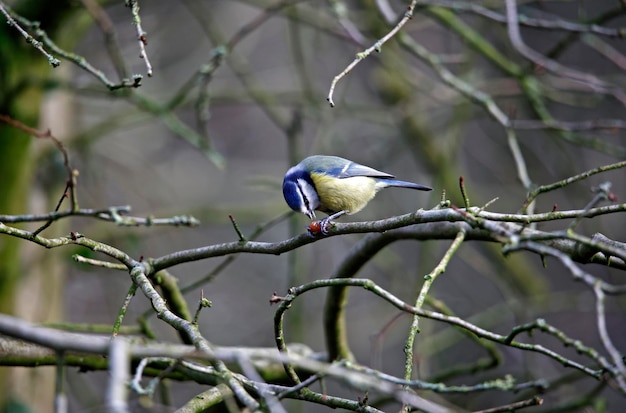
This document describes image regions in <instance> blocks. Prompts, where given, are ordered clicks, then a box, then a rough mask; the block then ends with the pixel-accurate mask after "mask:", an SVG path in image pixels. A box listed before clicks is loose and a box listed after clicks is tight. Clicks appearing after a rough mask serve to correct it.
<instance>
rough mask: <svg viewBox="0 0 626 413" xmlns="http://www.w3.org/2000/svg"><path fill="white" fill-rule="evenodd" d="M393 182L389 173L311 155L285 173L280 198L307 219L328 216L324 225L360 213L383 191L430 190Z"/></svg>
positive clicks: (328, 157)
mask: <svg viewBox="0 0 626 413" xmlns="http://www.w3.org/2000/svg"><path fill="white" fill-rule="evenodd" d="M394 178H395V177H394V176H393V175H390V174H388V173H385V172H381V171H377V170H376V169H373V168H370V167H368V166H364V165H359V164H358V163H356V162H352V161H350V160H348V159H344V158H340V157H338V156H325V155H314V156H309V157H308V158H306V159H304V160H303V161H302V162H300V163H299V164H297V165H296V166H294V167H292V168H291V169H289V170H288V171H287V173H286V174H285V179H284V180H283V195H284V197H285V201H287V204H288V205H289V207H290V208H291V209H293V210H294V211H296V212H301V213H303V214H304V215H306V216H308V217H309V218H310V219H315V211H316V210H317V211H322V212H325V213H327V214H329V216H328V217H326V218H325V219H323V220H322V222H323V223H324V224H327V223H328V222H329V221H330V220H331V219H335V218H337V217H340V216H342V215H344V214H348V215H349V214H354V213H357V212H359V211H360V210H362V209H363V208H364V207H365V205H367V203H368V202H369V201H371V200H372V199H373V198H374V196H375V195H376V193H377V192H378V191H380V190H381V189H383V188H387V187H391V186H395V187H400V188H411V189H417V190H420V191H430V190H431V189H432V188H430V187H428V186H425V185H420V184H415V183H413V182H405V181H398V180H396V179H394ZM322 228H325V226H322ZM323 232H326V231H323Z"/></svg>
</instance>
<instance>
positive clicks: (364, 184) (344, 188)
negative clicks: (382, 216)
mask: <svg viewBox="0 0 626 413" xmlns="http://www.w3.org/2000/svg"><path fill="white" fill-rule="evenodd" d="M311 178H312V179H313V182H314V183H315V189H316V190H317V194H318V196H319V198H320V206H319V208H318V209H319V210H320V211H323V212H327V213H331V214H332V213H335V212H339V211H347V213H348V214H354V213H356V212H359V211H360V210H361V209H363V207H365V205H367V203H368V202H369V201H371V200H372V198H374V196H375V195H376V192H377V191H378V189H379V188H377V187H376V181H375V180H374V179H372V178H369V177H367V176H355V177H352V178H343V179H339V178H333V177H330V176H328V175H323V174H315V173H313V174H311Z"/></svg>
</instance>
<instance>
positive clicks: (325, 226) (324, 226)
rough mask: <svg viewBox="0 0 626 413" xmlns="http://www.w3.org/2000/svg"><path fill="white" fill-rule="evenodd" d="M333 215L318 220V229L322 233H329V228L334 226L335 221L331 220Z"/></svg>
mask: <svg viewBox="0 0 626 413" xmlns="http://www.w3.org/2000/svg"><path fill="white" fill-rule="evenodd" d="M332 217H333V216H332V215H331V216H329V217H326V218H324V219H323V220H321V221H320V231H322V234H324V235H328V234H330V230H331V229H332V228H333V227H334V226H335V223H334V222H333V221H331V218H332Z"/></svg>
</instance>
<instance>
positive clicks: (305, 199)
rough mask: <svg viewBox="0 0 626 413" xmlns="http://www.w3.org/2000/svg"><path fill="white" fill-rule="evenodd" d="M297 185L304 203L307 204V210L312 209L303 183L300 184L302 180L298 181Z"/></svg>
mask: <svg viewBox="0 0 626 413" xmlns="http://www.w3.org/2000/svg"><path fill="white" fill-rule="evenodd" d="M296 186H297V187H298V192H299V193H300V196H301V197H302V200H303V201H304V205H305V206H306V210H307V211H310V210H311V205H310V202H309V198H307V196H306V194H305V193H304V190H303V189H302V185H301V184H300V180H297V181H296Z"/></svg>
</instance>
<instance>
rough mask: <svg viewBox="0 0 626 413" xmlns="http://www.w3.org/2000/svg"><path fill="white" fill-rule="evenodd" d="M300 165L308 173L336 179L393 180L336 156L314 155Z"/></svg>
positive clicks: (390, 176) (385, 174)
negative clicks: (357, 177) (367, 177)
mask: <svg viewBox="0 0 626 413" xmlns="http://www.w3.org/2000/svg"><path fill="white" fill-rule="evenodd" d="M302 163H303V164H304V167H305V168H306V169H307V170H309V171H310V172H314V173H320V174H326V175H331V176H334V177H337V178H350V177H353V176H369V177H372V178H382V179H391V178H394V176H393V175H390V174H388V173H386V172H381V171H379V170H376V169H374V168H370V167H369V166H365V165H361V164H358V163H356V162H352V161H350V160H348V159H344V158H340V157H338V156H326V155H314V156H309V157H308V158H306V159H304V160H303V161H302Z"/></svg>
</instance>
